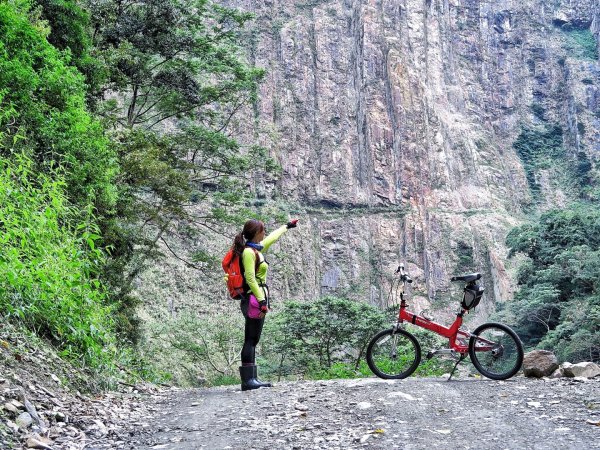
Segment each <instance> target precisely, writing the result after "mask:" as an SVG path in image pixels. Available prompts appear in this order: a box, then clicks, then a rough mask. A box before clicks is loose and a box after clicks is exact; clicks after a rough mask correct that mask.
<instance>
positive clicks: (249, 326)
mask: <svg viewBox="0 0 600 450" xmlns="http://www.w3.org/2000/svg"><path fill="white" fill-rule="evenodd" d="M297 223H298V219H294V220H292V221H290V222H288V223H287V225H283V226H282V227H279V228H278V229H276V230H275V231H273V232H272V233H271V234H269V235H268V236H267V237H266V238H265V234H266V229H265V224H264V223H263V222H261V221H260V220H255V219H251V220H248V221H247V222H246V223H245V224H244V229H243V230H242V232H241V233H240V234H238V235H237V236H236V237H235V240H234V241H233V251H234V252H235V253H236V255H238V256H239V257H240V268H241V270H242V273H243V274H244V287H243V289H244V293H243V294H242V295H241V302H240V308H241V310H242V314H243V315H244V317H245V319H246V327H245V331H244V346H243V347H242V365H241V367H240V378H241V379H242V391H247V390H250V389H258V388H261V387H270V386H271V384H270V383H263V382H262V381H260V380H259V379H258V377H257V368H256V355H255V352H256V345H257V344H258V341H259V340H260V334H261V332H262V328H263V324H264V322H265V315H266V314H267V313H268V312H269V306H270V305H269V287H268V286H267V271H268V267H269V263H268V262H267V261H266V260H265V257H264V255H263V253H266V252H267V251H268V250H269V247H270V246H271V245H273V244H274V243H275V242H276V241H277V240H278V239H279V238H280V237H281V236H282V235H283V234H284V233H285V232H286V231H287V230H289V229H290V228H295V227H296V225H297Z"/></svg>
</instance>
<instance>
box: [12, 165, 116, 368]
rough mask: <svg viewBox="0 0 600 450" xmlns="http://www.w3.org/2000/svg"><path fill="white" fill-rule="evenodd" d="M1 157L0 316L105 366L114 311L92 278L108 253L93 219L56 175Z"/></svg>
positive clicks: (69, 354)
mask: <svg viewBox="0 0 600 450" xmlns="http://www.w3.org/2000/svg"><path fill="white" fill-rule="evenodd" d="M15 158H16V159H17V161H18V163H12V162H10V161H8V160H6V159H4V158H0V245H1V247H2V254H1V256H0V293H1V294H0V317H2V319H3V320H10V321H12V322H15V323H19V324H22V325H24V326H26V327H27V328H29V329H30V330H33V331H35V332H36V333H37V334H38V335H40V336H43V337H46V338H48V339H50V340H51V341H52V342H53V343H55V344H56V345H57V346H58V348H59V349H60V350H61V351H62V354H63V355H64V356H66V357H69V358H71V359H77V360H79V361H81V362H82V363H87V364H89V365H91V366H93V367H102V366H108V365H110V363H111V360H112V358H113V356H114V354H115V351H116V350H115V349H116V347H115V345H114V344H115V342H114V337H113V335H112V332H111V331H112V320H111V311H110V309H109V308H108V307H107V306H106V295H105V293H104V290H103V288H102V286H101V284H100V283H99V281H98V280H97V279H96V278H95V276H94V274H95V273H96V272H97V269H98V266H99V265H100V264H102V263H103V261H104V255H103V253H102V252H101V251H100V250H99V249H98V248H97V247H96V244H95V243H96V241H97V239H98V238H99V236H98V234H97V228H96V226H95V225H94V217H93V216H92V215H91V213H89V212H88V214H87V220H85V221H82V219H81V218H82V214H81V213H80V212H79V211H76V210H75V209H74V208H72V207H70V206H69V204H68V202H67V200H66V197H65V194H64V188H65V183H64V181H63V177H62V176H60V175H59V174H53V176H52V177H50V176H48V175H44V174H36V173H35V172H34V171H33V170H32V167H33V163H32V162H31V161H30V160H29V159H28V158H26V157H25V156H15Z"/></svg>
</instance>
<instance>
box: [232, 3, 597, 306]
mask: <svg viewBox="0 0 600 450" xmlns="http://www.w3.org/2000/svg"><path fill="white" fill-rule="evenodd" d="M229 5H230V6H237V7H240V8H242V9H245V10H249V11H252V12H254V13H255V14H256V28H255V29H254V30H253V31H252V33H251V38H252V45H251V48H250V55H251V58H252V60H253V62H255V63H256V64H257V65H258V66H262V67H265V68H266V69H267V70H268V74H267V78H266V81H265V82H264V84H263V85H262V88H261V92H260V100H259V103H258V104H257V105H255V108H254V111H253V114H254V119H255V121H254V123H255V124H256V126H255V127H253V128H252V130H248V129H244V130H241V131H240V134H241V135H244V133H245V134H246V136H247V138H248V139H256V137H258V139H259V141H260V143H262V144H263V145H265V146H267V147H269V148H270V149H271V153H272V155H273V157H275V158H276V159H277V160H278V161H279V163H280V164H281V166H282V168H283V173H282V175H281V177H280V178H279V179H277V180H268V179H265V180H263V183H262V184H261V183H259V185H258V186H257V190H258V191H259V192H260V193H261V195H264V196H266V198H267V199H272V200H273V201H278V202H282V201H285V202H287V204H288V205H291V206H290V209H291V210H295V211H296V212H299V213H301V216H302V217H303V218H305V219H307V218H309V219H310V220H309V221H308V222H309V223H308V224H307V221H306V220H305V221H304V224H303V227H302V228H301V229H300V231H299V232H300V233H301V236H302V238H301V243H300V242H298V241H297V240H293V241H292V240H291V239H286V240H285V241H283V242H282V244H281V247H282V250H283V251H282V252H281V253H282V254H285V255H286V256H285V257H286V262H287V264H284V265H285V266H287V267H288V269H289V270H287V271H283V272H282V271H280V270H278V272H279V274H274V280H273V284H274V287H275V288H276V290H277V291H278V292H279V293H280V295H281V296H283V297H289V296H291V297H311V296H314V295H319V294H321V293H325V292H330V291H336V292H347V291H350V292H352V293H353V294H354V295H355V296H357V297H360V298H363V299H365V300H368V301H371V302H373V303H381V302H383V301H384V298H385V295H386V294H387V292H385V291H386V288H387V287H388V286H389V284H388V281H387V279H388V278H389V276H390V275H391V273H392V271H393V269H394V268H395V267H396V265H397V263H398V262H399V261H406V262H407V263H408V269H409V271H410V273H412V274H413V275H414V276H415V277H416V281H417V283H416V288H415V289H414V291H415V294H417V295H418V296H419V297H420V299H419V300H418V302H417V303H419V306H425V305H426V304H427V303H428V302H429V301H435V300H441V299H444V298H445V297H446V296H447V294H448V289H449V278H450V276H451V275H453V274H455V273H456V272H460V271H467V270H469V271H482V272H483V273H484V274H485V284H486V286H487V287H488V289H487V292H488V299H490V297H489V294H492V296H491V298H492V299H493V300H495V301H503V300H506V299H507V298H510V296H511V281H510V276H509V275H508V273H507V267H506V264H507V262H506V248H505V246H504V240H505V236H506V233H507V231H508V229H510V228H511V227H512V226H514V225H516V224H518V223H520V222H521V221H522V220H523V219H525V218H526V215H527V214H528V213H530V212H531V211H534V210H535V209H536V208H548V207H551V206H556V205H561V204H564V203H565V202H567V201H569V200H570V199H573V198H574V197H576V196H577V195H578V192H577V190H576V189H574V188H573V186H572V185H571V184H570V183H569V182H568V180H565V179H564V178H565V176H564V173H561V172H562V171H563V169H564V168H565V167H567V166H568V165H569V164H572V163H576V162H577V158H578V157H579V158H580V159H581V158H583V159H584V160H585V161H586V162H589V161H593V160H594V159H595V158H596V157H597V154H598V151H599V150H600V136H599V132H600V127H599V118H598V117H599V116H600V91H599V89H598V86H599V85H600V77H599V73H600V72H599V65H598V54H597V40H598V32H599V30H600V6H599V3H598V1H593V0H580V1H552V2H548V1H541V0H531V1H525V2H523V1H521V2H515V1H509V0H499V1H494V2H483V1H475V0H402V1H397V0H362V1H360V0H335V1H318V0H305V1H301V0H296V1H283V0H263V1H255V0H243V1H236V2H229ZM554 125H557V126H558V127H560V130H559V131H560V137H561V139H562V143H563V147H562V149H561V151H562V152H563V155H562V156H561V158H562V160H561V161H563V162H562V163H561V164H563V163H564V164H563V165H561V164H558V163H557V164H553V163H552V161H550V162H549V163H548V164H545V165H544V164H538V165H536V167H534V168H528V167H527V164H528V162H527V161H526V160H524V159H523V158H522V157H520V156H519V154H518V153H517V151H516V150H515V148H513V143H514V142H515V140H516V139H517V138H518V137H519V136H520V135H521V134H522V133H523V130H526V129H534V130H544V129H546V128H548V127H550V126H554ZM544 127H546V128H544ZM539 132H540V133H542V131H539ZM557 167H558V169H557ZM528 170H529V172H528ZM590 173H593V171H592V172H590ZM588 179H589V178H588ZM532 183H533V184H532ZM536 186H537V189H538V190H539V192H537V193H533V190H532V187H536ZM275 199H276V200H275ZM302 213H304V215H302ZM290 242H291V243H290ZM278 267H280V266H278ZM292 267H293V270H292V269H291V268H292Z"/></svg>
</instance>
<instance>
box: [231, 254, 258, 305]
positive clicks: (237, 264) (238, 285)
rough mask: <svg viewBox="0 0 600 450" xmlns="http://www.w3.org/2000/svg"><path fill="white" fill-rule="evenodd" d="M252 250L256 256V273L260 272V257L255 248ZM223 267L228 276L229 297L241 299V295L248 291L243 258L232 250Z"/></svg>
mask: <svg viewBox="0 0 600 450" xmlns="http://www.w3.org/2000/svg"><path fill="white" fill-rule="evenodd" d="M250 248H252V247H250ZM252 250H254V256H255V257H256V258H255V266H254V271H255V272H258V266H259V265H260V257H259V256H258V251H257V250H256V249H255V248H253V249H252ZM221 265H222V266H223V270H224V271H225V273H226V274H227V289H228V290H229V295H230V296H231V298H235V299H238V298H240V295H241V294H243V293H244V291H247V290H248V288H247V285H246V280H245V279H244V269H243V264H242V260H241V258H240V257H239V256H237V255H236V254H235V253H234V251H233V248H231V249H230V250H229V251H228V252H227V254H226V255H225V257H224V258H223V261H222V262H221Z"/></svg>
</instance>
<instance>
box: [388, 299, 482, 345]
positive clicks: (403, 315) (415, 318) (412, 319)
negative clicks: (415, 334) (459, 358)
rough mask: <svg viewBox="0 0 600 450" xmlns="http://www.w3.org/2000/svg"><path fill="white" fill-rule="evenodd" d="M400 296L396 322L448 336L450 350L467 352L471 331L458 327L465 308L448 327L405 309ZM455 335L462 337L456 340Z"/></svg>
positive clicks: (405, 305)
mask: <svg viewBox="0 0 600 450" xmlns="http://www.w3.org/2000/svg"><path fill="white" fill-rule="evenodd" d="M400 297H401V298H402V301H401V303H400V311H399V312H398V324H401V323H403V322H404V321H406V322H409V323H412V324H413V325H416V326H418V327H421V328H425V329H427V330H429V331H433V332H434V333H437V334H439V335H440V336H444V337H446V338H448V340H449V344H450V348H451V349H452V350H455V351H457V352H458V353H463V354H466V353H468V352H469V342H468V339H469V338H470V337H471V333H469V332H467V331H464V330H461V329H460V326H461V325H462V322H463V315H464V313H465V310H462V311H461V312H460V313H458V314H457V315H456V320H455V321H454V323H453V324H452V325H450V327H445V326H444V325H441V324H439V323H437V322H434V321H433V320H429V319H427V318H425V317H423V316H419V315H417V314H415V313H412V312H410V311H407V310H406V307H407V306H408V305H407V304H406V301H405V300H404V294H403V293H401V294H400ZM457 336H461V338H462V339H461V338H459V340H458V341H457ZM465 339H466V341H465ZM461 341H462V342H461ZM478 350H479V348H478Z"/></svg>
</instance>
